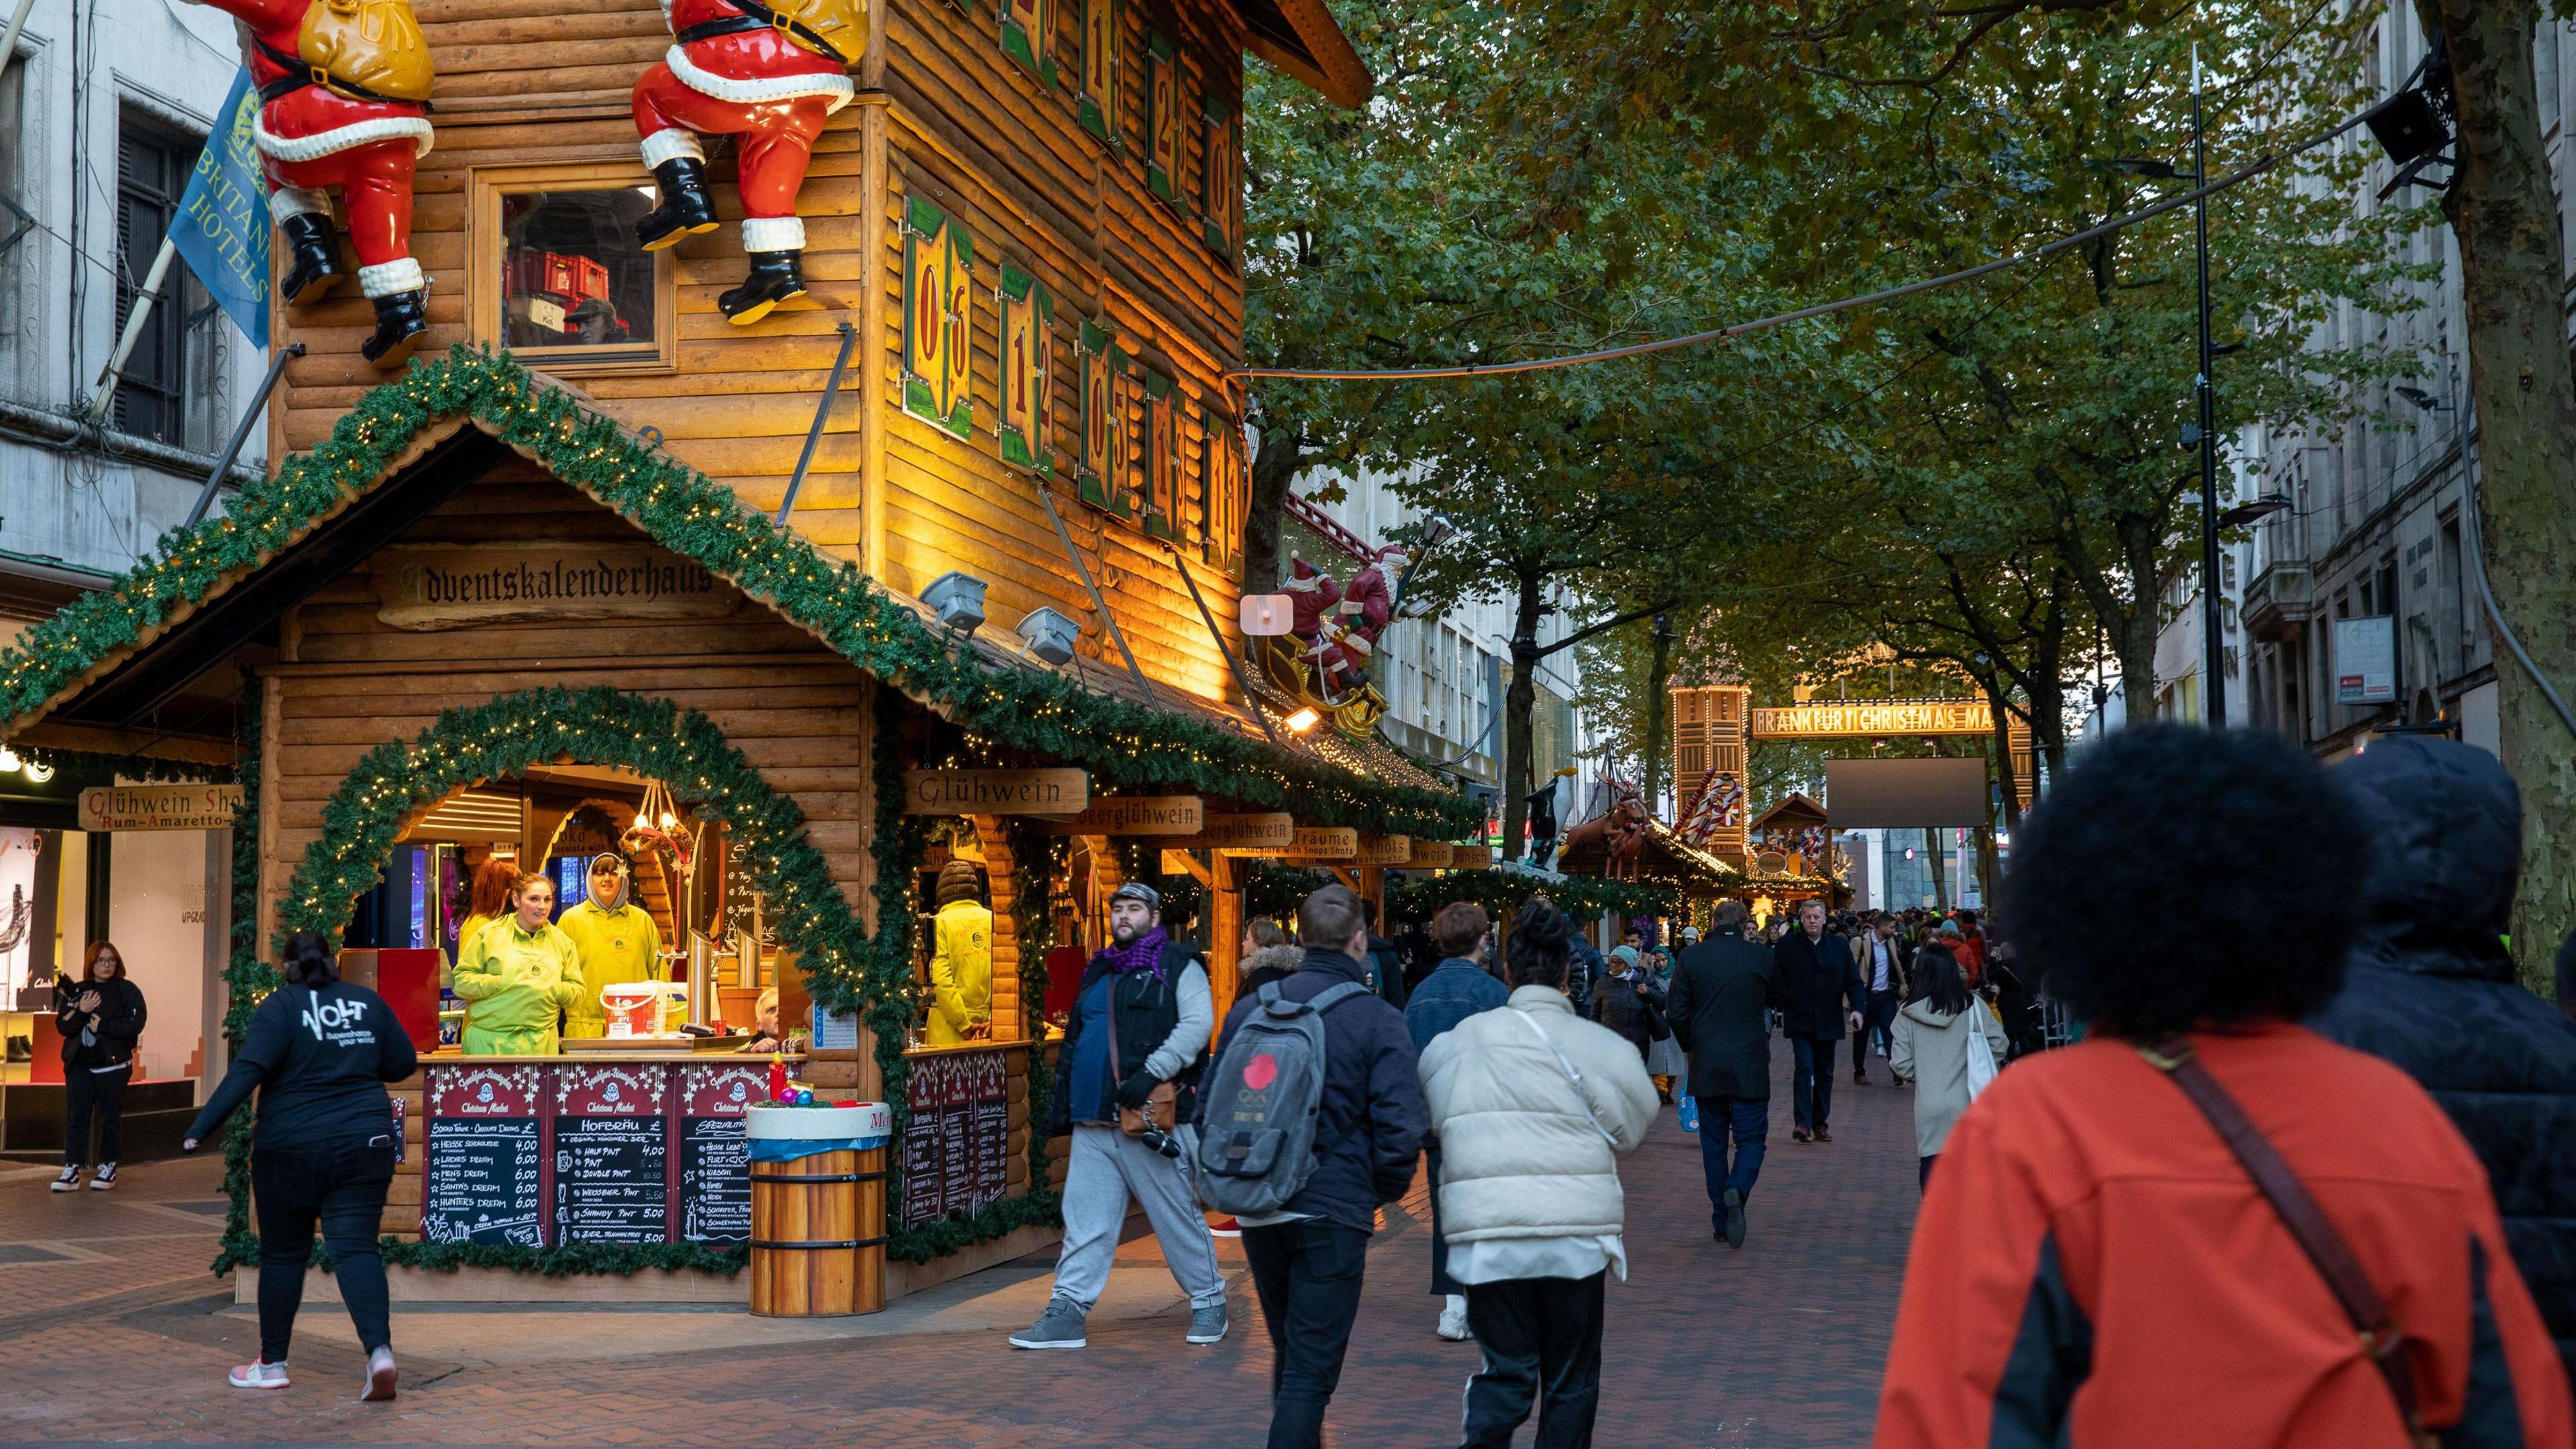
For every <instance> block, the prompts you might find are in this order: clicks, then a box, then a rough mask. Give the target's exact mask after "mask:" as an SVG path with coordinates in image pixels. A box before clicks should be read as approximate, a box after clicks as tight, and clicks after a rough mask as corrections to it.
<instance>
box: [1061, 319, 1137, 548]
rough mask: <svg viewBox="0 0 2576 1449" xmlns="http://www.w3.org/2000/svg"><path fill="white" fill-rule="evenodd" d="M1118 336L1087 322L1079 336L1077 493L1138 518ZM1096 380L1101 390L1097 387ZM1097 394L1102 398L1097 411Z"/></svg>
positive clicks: (1123, 354)
mask: <svg viewBox="0 0 2576 1449" xmlns="http://www.w3.org/2000/svg"><path fill="white" fill-rule="evenodd" d="M1117 336H1118V334H1117V333H1115V332H1113V331H1112V330H1110V329H1109V328H1108V327H1107V326H1105V325H1103V324H1101V323H1098V322H1089V321H1086V322H1084V323H1083V324H1082V326H1081V328H1080V329H1079V331H1077V332H1076V334H1075V337H1074V349H1073V351H1074V361H1075V368H1074V371H1075V374H1076V379H1075V380H1076V382H1077V383H1078V385H1079V386H1080V387H1081V389H1082V391H1081V393H1080V395H1079V396H1078V397H1077V398H1076V400H1075V404H1074V412H1075V422H1076V425H1077V426H1078V428H1079V430H1080V435H1079V437H1078V438H1077V439H1076V443H1075V449H1076V451H1075V455H1074V465H1073V475H1074V492H1075V496H1077V497H1079V498H1080V499H1081V500H1082V501H1083V502H1084V503H1087V504H1089V505H1090V506H1092V507H1094V508H1097V509H1099V510H1100V511H1101V512H1103V513H1107V514H1110V515H1111V516H1113V517H1116V518H1122V519H1125V518H1133V517H1135V516H1136V510H1135V508H1134V507H1133V506H1132V505H1131V504H1129V502H1128V500H1127V490H1126V486H1125V473H1126V455H1127V419H1126V416H1125V403H1126V389H1125V388H1123V387H1121V386H1120V385H1119V384H1120V381H1121V380H1122V379H1123V378H1124V376H1125V375H1126V372H1127V352H1126V349H1124V348H1122V347H1120V346H1119V345H1118V341H1117ZM1095 381H1097V382H1098V384H1099V386H1098V387H1097V388H1095V387H1094V386H1093V383H1094V382H1095ZM1095 396H1096V397H1097V398H1098V399H1099V401H1098V404H1097V411H1096V412H1095V407H1094V402H1093V399H1094V398H1095ZM1095 431H1096V432H1098V433H1099V434H1100V447H1099V449H1098V455H1097V457H1096V458H1095V457H1094V450H1093V448H1092V435H1093V433H1094V432H1095ZM1095 463H1096V464H1097V466H1095Z"/></svg>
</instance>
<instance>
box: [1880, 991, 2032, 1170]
mask: <svg viewBox="0 0 2576 1449" xmlns="http://www.w3.org/2000/svg"><path fill="white" fill-rule="evenodd" d="M1892 1035H1893V1036H1894V1038H1895V1041H1894V1045H1893V1046H1892V1047H1890V1049H1889V1052H1888V1065H1889V1066H1890V1067H1891V1068H1892V1069H1893V1070H1894V1071H1895V1073H1896V1079H1897V1080H1898V1081H1900V1082H1902V1081H1911V1082H1913V1083H1914V1151H1915V1155H1916V1156H1918V1157H1920V1158H1921V1159H1922V1166H1921V1169H1920V1172H1919V1173H1918V1175H1917V1178H1916V1182H1917V1184H1918V1185H1920V1186H1929V1185H1930V1184H1931V1181H1932V1159H1933V1158H1935V1157H1938V1156H1940V1155H1941V1144H1942V1143H1944V1142H1946V1141H1948V1140H1949V1138H1950V1129H1951V1127H1953V1126H1955V1125H1956V1124H1957V1123H1958V1120H1959V1114H1960V1113H1962V1112H1965V1111H1967V1110H1968V1104H1969V1103H1970V1102H1972V1101H1974V1100H1976V1096H1977V1094H1978V1093H1979V1092H1982V1091H1984V1090H1985V1089H1986V1087H1987V1085H1988V1084H1990V1083H1992V1082H1993V1081H1994V1079H1995V1064H1996V1063H1998V1062H2000V1061H2002V1060H2003V1056H2004V1047H2005V1045H2006V1043H2005V1040H2004V1024H2003V1023H2002V1022H2001V1021H2000V1020H1998V1019H1997V1018H1996V1016H1995V1013H1994V1010H1993V1008H1991V1007H1989V1006H1987V1005H1986V1004H1985V1003H1984V1002H1983V1001H1980V1000H1978V999H1977V997H1976V995H1975V994H1974V993H1973V992H1971V991H1969V990H1968V981H1967V976H1966V973H1964V972H1962V971H1961V970H1960V969H1959V958H1958V957H1956V956H1953V955H1951V954H1950V951H1949V948H1947V947H1945V946H1942V945H1939V944H1937V943H1936V944H1933V945H1929V946H1925V947H1924V948H1923V949H1922V950H1920V951H1918V952H1916V953H1915V956H1914V996H1913V999H1912V1000H1910V1001H1908V1002H1906V1003H1905V1009H1904V1010H1902V1011H1899V1012H1898V1013H1896V1028H1895V1031H1894V1032H1893V1033H1892Z"/></svg>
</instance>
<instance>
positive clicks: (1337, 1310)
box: [1243, 1218, 1369, 1449]
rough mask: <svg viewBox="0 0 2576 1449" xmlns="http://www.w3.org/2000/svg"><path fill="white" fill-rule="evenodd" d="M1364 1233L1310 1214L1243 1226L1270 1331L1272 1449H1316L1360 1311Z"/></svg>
mask: <svg viewBox="0 0 2576 1449" xmlns="http://www.w3.org/2000/svg"><path fill="white" fill-rule="evenodd" d="M1368 1240H1369V1235H1368V1234H1366V1233H1363V1232H1361V1231H1360V1230H1359V1229H1357V1228H1349V1227H1344V1226H1342V1225H1341V1224H1339V1223H1334V1222H1326V1221H1325V1220H1323V1219H1322V1218H1309V1219H1307V1220H1306V1221H1304V1222H1295V1223H1281V1224H1279V1225H1278V1226H1276V1227H1268V1228H1245V1229H1244V1230H1243V1256H1244V1259H1245V1261H1246V1262H1248V1263H1249V1264H1250V1265H1251V1267H1252V1289H1253V1292H1254V1293H1255V1294H1257V1295H1258V1296H1259V1297H1260V1299H1261V1322H1262V1324H1263V1326H1264V1327H1266V1328H1268V1329H1269V1330H1270V1440H1269V1445H1270V1449H1320V1446H1321V1445H1322V1444H1323V1442H1324V1406H1325V1405H1326V1404H1328V1403H1330V1402H1332V1398H1333V1388H1334V1386H1335V1385H1337V1384H1339V1383H1340V1382H1341V1379H1342V1355H1343V1354H1344V1353H1346V1352H1348V1351H1349V1349H1350V1346H1351V1323H1352V1321H1353V1320H1354V1319H1356V1318H1358V1317H1359V1314H1360V1275H1361V1274H1362V1272H1364V1271H1365V1270H1366V1269H1367V1267H1368Z"/></svg>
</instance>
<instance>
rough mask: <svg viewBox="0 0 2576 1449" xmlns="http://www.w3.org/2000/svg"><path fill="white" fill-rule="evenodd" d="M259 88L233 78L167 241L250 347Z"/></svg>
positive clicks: (262, 209) (261, 254) (263, 246)
mask: <svg viewBox="0 0 2576 1449" xmlns="http://www.w3.org/2000/svg"><path fill="white" fill-rule="evenodd" d="M258 118H259V88H258V87H257V86H254V85H252V84H251V79H250V69H249V68H248V67H247V66H245V67H244V68H243V69H242V73H241V74H240V75H238V76H235V77H234V78H233V89H232V94H230V95H228V96H226V97H224V108H223V110H221V111H220V112H218V113H217V119H216V121H215V130H214V134H213V135H210V136H208V137H207V138H206V149H205V150H203V151H200V152H198V153H197V172H196V174H195V175H194V176H191V177H189V178H188V193H187V194H186V195H185V196H182V197H180V198H179V215H178V216H177V217H176V218H175V219H174V220H172V222H171V223H170V242H171V245H173V246H175V247H177V248H178V251H179V255H180V257H181V258H183V259H184V260H186V262H187V263H188V270H190V271H192V272H195V273H196V274H197V280H198V281H200V282H202V283H204V284H205V288H206V292H207V294H208V295H210V296H212V297H213V298H214V299H215V301H216V302H217V303H218V304H219V305H221V306H222V307H223V309H224V311H225V312H227V313H229V314H231V316H232V319H233V322H234V323H235V324H236V325H238V326H239V327H240V328H241V330H242V332H243V334H244V335H246V336H248V337H249V338H250V340H251V342H252V344H253V345H255V346H258V347H262V348H265V347H267V346H268V181H267V179H266V177H265V176H263V175H262V173H261V170H260V161H259V147H258V146H256V145H254V144H253V143H252V140H251V123H252V122H253V121H256V120H257V119H258Z"/></svg>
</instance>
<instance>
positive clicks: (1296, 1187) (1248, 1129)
mask: <svg viewBox="0 0 2576 1449" xmlns="http://www.w3.org/2000/svg"><path fill="white" fill-rule="evenodd" d="M1368 994H1369V991H1368V988H1367V987H1365V986H1362V985H1360V984H1359V983H1358V982H1355V981H1345V982H1342V983H1341V984H1339V985H1337V986H1330V987H1327V988H1325V989H1324V990H1322V991H1319V992H1317V993H1315V997H1314V999H1313V1000H1311V1001H1291V1000H1289V999H1288V998H1287V997H1284V996H1282V995H1280V994H1279V983H1277V982H1275V981H1274V982H1272V983H1270V984H1269V985H1267V986H1264V987H1262V988H1261V996H1260V1003H1261V1004H1260V1005H1259V1006H1258V1007H1256V1008H1255V1009H1254V1010H1253V1011H1252V1012H1251V1013H1250V1014H1248V1015H1246V1016H1245V1017H1244V1018H1243V1023H1242V1025H1240V1026H1237V1027H1236V1028H1235V1029H1234V1039H1233V1040H1232V1041H1229V1042H1227V1043H1226V1045H1225V1056H1224V1058H1223V1059H1222V1060H1220V1061H1218V1063H1217V1064H1216V1071H1215V1072H1213V1073H1212V1074H1210V1075H1209V1077H1208V1078H1207V1080H1206V1081H1204V1082H1202V1083H1201V1084H1200V1085H1199V1094H1200V1100H1201V1102H1202V1104H1203V1106H1202V1112H1203V1114H1204V1116H1203V1120H1204V1122H1205V1126H1204V1127H1203V1128H1202V1129H1201V1130H1200V1133H1199V1150H1198V1162H1197V1164H1196V1165H1197V1168H1198V1173H1197V1177H1198V1188H1199V1201H1201V1202H1203V1203H1206V1204H1207V1205H1208V1206H1209V1207H1210V1208H1213V1209H1214V1210H1216V1211H1218V1212H1221V1213H1228V1214H1231V1215H1233V1216H1235V1217H1264V1216H1267V1215H1268V1214H1271V1213H1275V1212H1277V1211H1279V1210H1280V1209H1281V1208H1283V1207H1285V1206H1287V1205H1288V1203H1289V1201H1290V1200H1291V1199H1293V1198H1295V1197H1296V1196H1297V1194H1298V1193H1299V1192H1300V1191H1301V1190H1303V1189H1304V1188H1305V1186H1306V1179H1307V1178H1309V1177H1311V1176H1313V1175H1314V1172H1315V1113H1316V1109H1317V1108H1318V1107H1320V1106H1321V1105H1322V1103H1323V1100H1324V1013H1325V1012H1327V1011H1330V1010H1332V1009H1333V1008H1334V1007H1336V1006H1339V1005H1340V1004H1342V1003H1343V1002H1345V1001H1348V1000H1349V999H1351V998H1352V997H1354V996H1366V995H1368Z"/></svg>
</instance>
